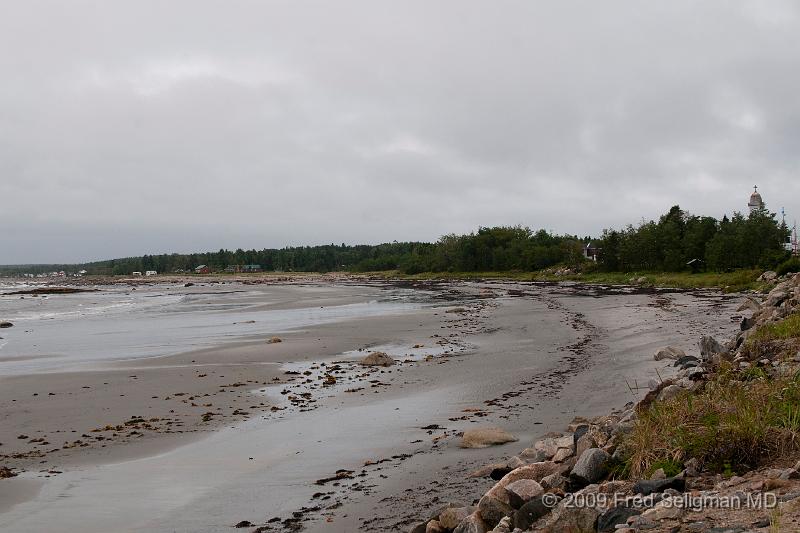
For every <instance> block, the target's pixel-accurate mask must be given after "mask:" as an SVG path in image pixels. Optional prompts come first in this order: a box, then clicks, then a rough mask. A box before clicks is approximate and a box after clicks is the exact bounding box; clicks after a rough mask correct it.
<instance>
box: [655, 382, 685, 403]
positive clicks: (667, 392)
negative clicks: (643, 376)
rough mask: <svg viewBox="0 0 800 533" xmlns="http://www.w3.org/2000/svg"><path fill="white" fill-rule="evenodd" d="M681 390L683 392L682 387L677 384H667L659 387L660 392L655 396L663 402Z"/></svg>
mask: <svg viewBox="0 0 800 533" xmlns="http://www.w3.org/2000/svg"><path fill="white" fill-rule="evenodd" d="M681 392H683V389H682V388H681V387H679V386H677V385H667V386H666V387H664V388H663V389H661V392H659V393H658V396H656V400H658V401H659V402H665V401H667V400H671V399H672V398H674V397H675V396H677V395H678V394H680V393H681Z"/></svg>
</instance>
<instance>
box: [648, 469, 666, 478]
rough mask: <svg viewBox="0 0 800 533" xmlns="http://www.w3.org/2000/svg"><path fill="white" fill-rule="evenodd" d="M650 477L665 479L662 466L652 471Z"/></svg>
mask: <svg viewBox="0 0 800 533" xmlns="http://www.w3.org/2000/svg"><path fill="white" fill-rule="evenodd" d="M650 479H667V474H665V473H664V469H663V468H659V469H658V470H656V471H655V472H653V475H652V476H650Z"/></svg>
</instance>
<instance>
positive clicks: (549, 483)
mask: <svg viewBox="0 0 800 533" xmlns="http://www.w3.org/2000/svg"><path fill="white" fill-rule="evenodd" d="M540 485H541V486H542V488H543V489H544V490H545V491H548V490H551V489H560V490H564V487H566V486H567V478H565V477H564V476H562V475H561V474H550V475H549V476H545V477H543V478H542V479H541V481H540Z"/></svg>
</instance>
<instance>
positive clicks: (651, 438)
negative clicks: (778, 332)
mask: <svg viewBox="0 0 800 533" xmlns="http://www.w3.org/2000/svg"><path fill="white" fill-rule="evenodd" d="M743 377H744V376H742V375H741V374H739V373H738V372H734V371H733V370H732V369H731V368H726V369H722V370H721V371H720V373H719V374H717V376H716V377H715V378H714V379H712V380H711V381H709V382H708V383H706V386H705V388H704V389H703V390H702V391H701V392H697V393H694V394H692V393H689V392H685V393H683V394H680V395H678V396H677V397H675V398H672V399H671V400H668V401H664V402H654V403H652V404H651V405H649V406H648V407H647V408H644V409H642V410H640V412H639V417H638V418H637V420H636V422H635V425H634V428H633V430H632V431H631V432H630V433H628V434H627V435H626V436H625V437H623V441H622V442H621V444H620V446H621V447H622V450H623V452H624V455H625V456H626V458H627V459H626V465H625V469H624V471H625V472H626V473H627V474H628V475H630V476H632V477H635V478H636V477H641V476H644V475H647V474H648V473H652V472H653V471H654V470H655V469H656V468H658V467H663V466H664V465H671V466H672V467H673V470H674V466H675V465H676V464H683V463H684V462H685V461H686V460H688V459H689V458H692V457H694V458H697V459H698V460H699V461H700V463H701V465H702V466H703V467H705V468H707V469H709V470H711V471H713V472H720V473H727V474H731V473H735V472H741V471H743V470H747V469H749V468H752V467H754V466H756V465H758V464H759V463H760V462H761V461H762V460H763V459H765V458H768V457H771V456H773V455H775V454H782V453H787V452H790V451H793V450H797V449H798V445H800V374H793V375H790V376H781V377H776V378H767V377H758V378H754V376H752V375H751V376H748V378H749V380H742V378H743Z"/></svg>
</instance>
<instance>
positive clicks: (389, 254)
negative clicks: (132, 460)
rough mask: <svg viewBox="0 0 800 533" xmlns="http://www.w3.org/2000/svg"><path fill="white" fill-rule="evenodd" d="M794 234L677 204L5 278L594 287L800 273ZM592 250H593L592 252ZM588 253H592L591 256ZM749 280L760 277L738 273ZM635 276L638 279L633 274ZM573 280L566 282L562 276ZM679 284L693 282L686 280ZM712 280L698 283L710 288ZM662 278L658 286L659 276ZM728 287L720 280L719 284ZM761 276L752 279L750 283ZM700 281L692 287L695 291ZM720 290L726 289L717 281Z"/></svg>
mask: <svg viewBox="0 0 800 533" xmlns="http://www.w3.org/2000/svg"><path fill="white" fill-rule="evenodd" d="M788 233H789V232H788V229H787V228H786V226H785V225H784V224H782V223H779V222H778V221H777V220H776V218H775V215H774V214H773V213H769V212H768V211H766V210H765V209H763V208H762V209H757V210H755V211H753V212H751V213H750V214H749V215H748V216H745V215H743V214H741V213H734V215H733V216H732V217H730V218H729V217H727V216H724V217H723V218H722V219H720V220H717V219H715V218H713V217H707V216H696V215H692V214H689V213H687V212H686V211H683V210H682V209H680V207H678V206H674V207H672V208H671V209H670V210H669V211H668V212H667V213H666V214H664V215H663V216H661V217H660V218H659V219H658V220H657V221H655V220H651V221H643V222H642V223H640V224H639V225H638V226H633V225H629V226H627V227H626V228H623V229H620V230H616V229H609V230H605V231H604V232H603V233H602V235H601V236H600V237H599V238H596V239H593V238H591V237H588V236H585V237H578V236H577V235H566V234H565V235H555V234H552V233H550V232H547V231H545V230H542V229H540V230H538V231H533V230H531V229H530V228H527V227H521V226H514V227H491V228H489V227H485V228H479V229H478V230H477V231H476V232H472V233H469V234H466V235H455V234H450V235H445V236H443V237H441V238H440V239H439V240H438V241H437V242H435V243H425V242H392V243H384V244H377V245H347V244H329V245H322V246H296V247H287V248H282V249H262V250H254V249H253V250H242V249H238V250H235V251H230V250H226V249H220V250H219V251H216V252H205V253H192V254H160V255H150V254H147V255H143V256H140V257H128V258H122V259H111V260H107V261H97V262H91V263H85V264H80V265H17V266H5V267H0V274H6V275H18V274H22V273H34V274H35V273H42V272H49V271H59V270H65V271H78V270H86V272H87V273H88V274H90V275H91V274H95V275H130V274H131V272H135V271H138V272H145V271H151V270H152V271H157V272H159V273H173V272H178V273H182V272H190V273H191V272H193V271H194V269H195V268H196V267H198V266H200V265H207V266H208V267H209V268H210V270H211V271H212V272H221V271H224V269H225V268H226V267H229V266H232V265H259V266H260V267H261V268H262V269H263V270H265V271H282V272H333V271H347V272H379V271H396V272H398V273H400V274H402V275H417V274H421V273H437V274H442V273H444V274H450V275H463V274H474V273H481V272H502V273H505V274H506V275H508V273H512V274H513V273H537V278H542V279H546V278H547V277H548V275H549V274H550V272H549V269H553V268H562V269H568V270H569V274H581V275H582V276H583V277H584V279H585V280H586V281H597V282H602V281H603V280H609V281H610V280H617V279H618V276H617V275H616V273H625V274H623V277H624V276H627V274H628V273H644V274H639V276H641V275H644V276H645V277H654V278H655V277H658V275H655V274H653V273H683V272H688V271H692V272H707V273H715V274H717V273H730V272H732V271H734V270H741V269H744V270H745V271H748V270H753V269H762V270H763V269H768V268H769V269H772V268H776V267H778V266H779V265H780V267H781V268H783V269H785V270H786V271H797V270H800V264H798V261H797V260H796V259H795V260H793V261H792V260H790V261H788V262H787V259H789V257H788V255H789V254H788V252H786V250H785V248H784V243H785V241H786V238H787V236H788ZM587 245H590V253H589V254H587V253H586V252H587V248H586V247H587ZM587 255H588V256H589V257H587ZM737 276H742V279H744V278H749V277H750V273H744V274H737ZM628 277H629V276H628ZM561 279H563V278H561ZM674 279H676V280H677V285H683V284H684V283H682V281H683V279H682V278H680V277H678V278H674ZM710 279H711V278H710V277H708V278H703V277H698V278H693V280H698V281H700V285H701V286H703V285H705V284H706V283H705V282H704V280H705V281H708V280H710ZM654 281H655V280H654ZM717 281H718V280H717ZM751 281H752V280H748V281H746V283H750V282H751ZM695 283H697V281H692V284H693V285H694V284H695ZM714 285H715V286H718V285H719V283H714Z"/></svg>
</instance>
